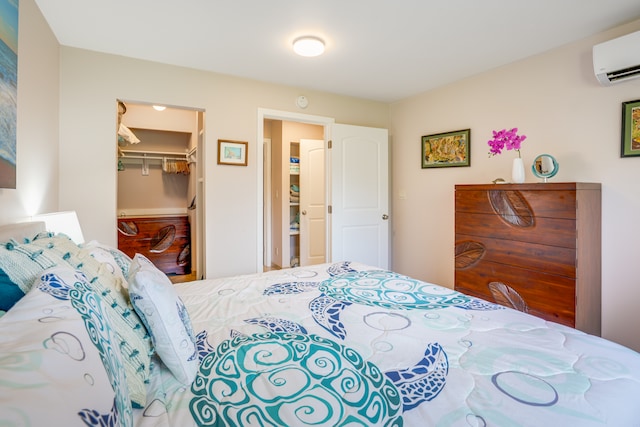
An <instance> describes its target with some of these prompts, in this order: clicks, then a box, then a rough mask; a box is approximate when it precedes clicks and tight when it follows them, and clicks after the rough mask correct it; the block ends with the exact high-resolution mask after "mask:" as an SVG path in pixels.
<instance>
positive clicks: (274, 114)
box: [256, 108, 335, 272]
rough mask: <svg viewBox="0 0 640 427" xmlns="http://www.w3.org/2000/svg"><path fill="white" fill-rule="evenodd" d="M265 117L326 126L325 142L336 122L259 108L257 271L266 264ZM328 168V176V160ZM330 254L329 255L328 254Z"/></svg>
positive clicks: (326, 174)
mask: <svg viewBox="0 0 640 427" xmlns="http://www.w3.org/2000/svg"><path fill="white" fill-rule="evenodd" d="M265 119H273V120H284V121H289V122H300V123H309V124H315V125H321V126H323V127H324V141H325V143H326V142H327V141H328V139H329V131H330V130H329V127H330V125H332V124H333V123H335V119H334V118H331V117H324V116H314V115H310V114H301V113H294V112H291V111H280V110H271V109H267V108H258V136H257V138H256V141H259V144H256V145H257V146H258V147H257V151H258V152H257V153H256V159H257V160H258V161H257V162H256V163H257V166H258V171H257V174H256V175H257V180H256V181H257V191H256V194H257V203H256V205H257V210H256V218H257V221H256V230H258V232H257V242H256V251H257V254H256V272H261V271H262V270H263V264H264V253H263V247H264V201H263V190H264V164H263V161H262V159H264V144H263V143H262V141H264V120H265ZM325 167H326V169H325V176H328V175H329V173H328V171H329V169H328V168H329V164H328V162H327V164H326V166H325ZM329 187H330V186H329V185H327V186H326V191H327V192H329V191H330V188H329ZM328 196H329V195H328V194H327V198H326V200H327V203H328V201H329V200H330V198H329V197H328ZM327 245H328V246H330V243H329V242H327ZM327 256H328V255H327Z"/></svg>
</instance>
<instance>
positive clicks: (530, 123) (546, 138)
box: [0, 0, 640, 350]
mask: <svg viewBox="0 0 640 427" xmlns="http://www.w3.org/2000/svg"><path fill="white" fill-rule="evenodd" d="M639 29H640V21H636V22H633V23H631V24H629V25H626V26H622V27H619V28H616V29H614V30H611V31H609V32H606V33H602V34H600V35H598V36H596V37H591V38H588V39H585V40H582V41H579V42H577V43H575V44H571V45H568V46H565V47H563V48H561V49H557V50H554V51H552V52H548V53H546V54H542V55H539V56H536V57H533V58H529V59H527V60H524V61H521V62H518V63H515V64H512V65H509V66H505V67H501V68H499V69H496V70H493V71H491V72H488V73H485V74H482V75H479V76H476V77H474V78H471V79H468V80H465V81H461V82H459V83H457V84H454V85H451V86H448V87H445V88H442V89H439V90H435V91H432V92H429V93H426V94H422V95H420V96H416V97H413V98H410V99H406V100H403V101H401V102H397V103H395V104H393V105H391V106H390V109H391V116H390V117H389V106H388V105H384V104H380V103H375V102H368V101H362V100H357V99H353V98H348V97H340V96H336V95H332V94H326V93H316V92H312V91H301V90H299V89H296V88H292V87H284V86H277V85H269V84H263V83H259V82H255V81H250V80H244V79H238V78H233V77H228V76H223V75H218V74H214V73H206V72H199V71H194V70H189V69H184V68H180V67H172V66H166V65H160V64H156V63H151V62H146V61H139V60H133V59H127V58H122V57H117V56H112V55H103V54H98V53H93V52H88V51H83V50H79V49H74V48H66V47H63V48H61V49H60V48H59V47H58V44H57V42H56V40H55V38H54V37H53V35H52V34H51V31H50V30H49V28H48V26H47V25H46V23H45V22H44V20H43V19H42V16H41V14H40V13H39V11H38V9H37V7H36V6H35V4H34V3H33V0H23V1H21V2H20V44H19V63H18V64H19V65H18V66H19V74H18V85H19V87H18V184H17V185H18V188H17V189H16V190H0V204H1V206H2V207H1V208H0V222H9V221H13V220H16V219H21V218H22V217H24V216H28V215H30V214H32V213H40V212H48V211H53V210H57V209H76V210H77V211H78V213H79V216H80V222H81V223H82V226H83V228H84V231H85V237H87V239H99V240H102V241H104V242H105V243H111V244H115V241H116V234H115V221H116V219H115V218H116V175H115V174H116V171H115V168H114V167H113V165H114V164H115V163H116V159H115V151H114V150H113V135H114V132H115V121H114V111H115V110H114V108H115V107H114V102H115V100H116V99H118V98H120V99H126V100H136V101H147V102H154V103H166V104H170V105H177V106H188V107H196V108H201V109H204V110H206V112H207V114H206V140H205V146H206V150H205V151H206V153H205V157H204V163H203V165H206V168H207V170H206V177H205V181H206V182H205V189H206V194H207V206H206V216H207V230H206V238H207V263H208V266H207V271H208V273H209V275H210V276H212V277H213V276H222V275H228V274H236V273H243V272H247V271H252V270H254V268H255V265H256V263H257V260H256V259H254V258H255V253H256V250H255V245H256V244H257V240H258V236H257V232H258V230H257V226H256V219H255V213H256V212H257V210H258V205H257V200H258V197H257V196H258V188H257V181H258V179H257V171H258V169H257V167H256V160H257V159H256V153H257V150H256V139H257V132H256V129H257V113H256V111H257V109H258V108H269V109H275V110H282V111H293V112H298V113H300V112H304V113H308V114H312V115H318V116H327V117H334V118H335V119H336V121H337V122H340V123H350V124H356V125H364V126H375V127H390V134H391V136H392V144H391V145H392V203H393V211H392V218H393V252H394V263H393V268H394V269H395V270H397V271H400V272H402V273H406V274H410V275H413V276H416V277H418V278H421V279H425V280H428V281H432V282H436V283H440V284H444V285H448V286H452V285H453V186H454V185H455V184H457V183H482V182H489V181H491V180H492V179H494V178H496V177H498V176H503V177H508V174H509V168H510V162H511V158H512V153H507V154H503V155H501V156H499V157H496V158H491V159H490V158H488V156H487V155H486V153H487V145H486V140H487V139H488V138H489V136H490V133H491V130H492V129H500V128H503V127H511V126H518V127H520V129H521V130H522V131H523V132H524V133H525V134H527V135H528V136H529V139H528V140H527V141H526V142H525V145H524V147H523V156H524V157H525V160H526V161H527V162H531V161H532V160H533V157H535V155H537V154H539V153H545V152H546V153H551V154H553V155H555V156H556V157H557V158H558V160H559V162H560V173H559V174H558V176H557V177H556V178H554V180H556V181H594V182H601V183H602V184H603V259H602V261H603V283H602V286H603V335H604V336H605V337H606V338H609V339H611V340H614V341H617V342H620V343H622V344H625V345H628V346H630V347H632V348H634V349H636V350H640V337H639V336H638V334H637V331H636V330H635V325H637V324H640V312H639V311H638V310H637V309H636V304H635V301H637V300H639V299H640V287H638V286H637V279H636V278H637V277H639V276H640V271H639V270H640V263H638V261H637V259H636V258H637V256H636V251H635V243H636V242H635V241H636V239H637V237H638V236H640V222H639V221H637V218H636V217H637V212H639V211H640V196H639V195H638V194H639V193H638V191H637V183H636V181H637V179H638V167H639V166H640V159H638V158H625V159H621V158H620V156H619V145H620V103H621V102H623V101H628V100H634V99H640V80H635V81H631V82H627V83H623V84H620V85H617V86H613V87H601V86H599V85H598V84H597V83H596V81H595V78H594V77H593V72H592V69H591V46H592V45H593V44H595V43H598V42H601V41H604V40H608V39H610V38H614V37H617V36H620V35H623V34H626V33H629V32H632V31H636V30H639ZM59 52H60V57H58V53H59ZM58 69H60V72H58ZM58 89H60V96H59V98H60V99H59V100H58ZM301 93H304V94H305V95H307V96H308V97H309V99H310V106H309V107H308V108H307V110H304V111H301V110H297V109H296V107H295V104H294V101H295V98H296V96H298V95H299V94H301ZM58 105H59V109H58ZM58 128H59V135H58ZM464 128H471V131H472V133H471V138H472V161H471V167H469V168H451V169H438V170H422V169H420V159H419V152H420V149H419V146H420V142H419V141H420V136H421V135H425V134H430V133H435V132H441V131H447V130H455V129H464ZM218 138H228V139H239V140H247V141H249V147H250V148H249V166H247V167H246V168H241V167H234V166H218V165H216V161H215V160H216V156H215V144H216V141H217V139H218ZM58 141H60V143H59V148H60V151H59V153H58ZM58 155H59V156H60V159H59V165H58V162H57V158H58ZM24 159H28V160H24ZM58 172H59V173H58ZM58 177H59V178H58ZM527 180H528V181H534V179H533V177H532V176H531V175H530V174H529V175H528V176H527ZM58 181H59V185H60V190H59V199H58V186H57V185H58ZM400 194H404V195H405V198H404V199H400V197H399V195H400ZM58 200H59V205H58Z"/></svg>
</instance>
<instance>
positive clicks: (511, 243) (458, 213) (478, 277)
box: [455, 183, 601, 334]
mask: <svg viewBox="0 0 640 427" xmlns="http://www.w3.org/2000/svg"><path fill="white" fill-rule="evenodd" d="M578 208H581V210H578ZM600 218H601V213H600V185H599V184H582V183H547V184H506V185H457V186H456V192H455V289H456V290H459V291H461V292H464V293H467V294H470V295H474V296H477V297H480V298H483V299H486V300H489V301H495V302H497V303H501V304H505V305H509V304H510V301H513V300H514V298H515V299H516V300H517V301H518V304H516V305H517V307H516V305H513V304H512V305H511V306H512V308H517V309H522V310H527V311H528V312H529V313H531V314H534V315H536V316H539V317H542V318H544V319H546V320H551V321H555V322H558V323H562V324H564V325H567V326H572V327H578V328H581V329H583V330H585V331H587V332H590V333H595V334H599V333H600V239H601V238H600V227H601V226H600V221H601V219H600ZM579 257H581V259H580V260H578V258H579ZM492 282H493V283H494V284H493V285H491V283H492ZM590 317H591V319H589V318H590Z"/></svg>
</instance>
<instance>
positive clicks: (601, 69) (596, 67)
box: [593, 31, 640, 86]
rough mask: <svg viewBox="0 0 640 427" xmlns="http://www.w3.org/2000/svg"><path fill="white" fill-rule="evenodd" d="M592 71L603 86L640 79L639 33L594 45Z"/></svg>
mask: <svg viewBox="0 0 640 427" xmlns="http://www.w3.org/2000/svg"><path fill="white" fill-rule="evenodd" d="M593 71H594V73H595V74H596V78H597V79H598V81H599V82H600V84H602V85H605V86H609V85H612V84H614V83H620V82H623V81H625V80H630V79H635V78H638V77H640V31H637V32H635V33H631V34H627V35H626V36H622V37H618V38H617V39H613V40H609V41H607V42H604V43H600V44H597V45H595V46H594V47H593Z"/></svg>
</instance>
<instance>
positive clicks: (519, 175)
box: [511, 157, 524, 184]
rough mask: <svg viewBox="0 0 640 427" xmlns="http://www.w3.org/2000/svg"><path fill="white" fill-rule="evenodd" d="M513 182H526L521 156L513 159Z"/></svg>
mask: <svg viewBox="0 0 640 427" xmlns="http://www.w3.org/2000/svg"><path fill="white" fill-rule="evenodd" d="M511 182H513V183H514V184H522V183H523V182H524V162H523V161H522V158H521V157H516V158H515V159H513V167H512V169H511Z"/></svg>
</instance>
